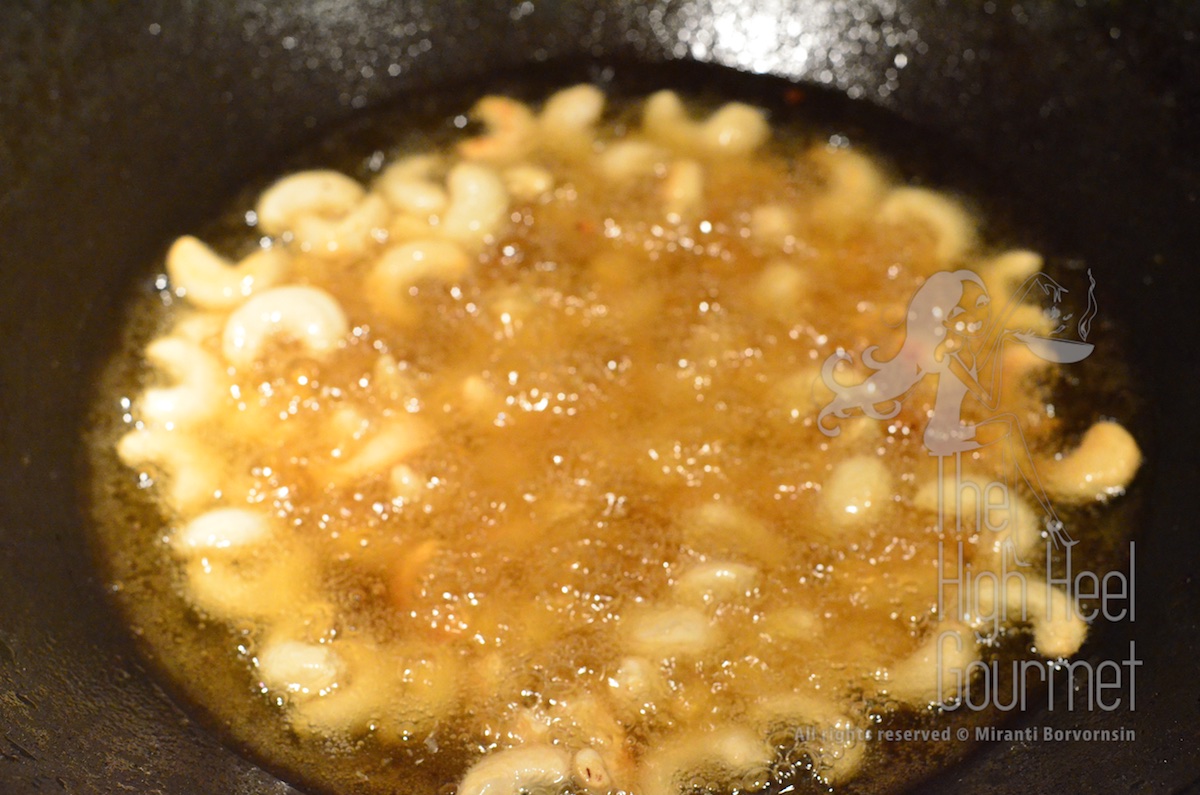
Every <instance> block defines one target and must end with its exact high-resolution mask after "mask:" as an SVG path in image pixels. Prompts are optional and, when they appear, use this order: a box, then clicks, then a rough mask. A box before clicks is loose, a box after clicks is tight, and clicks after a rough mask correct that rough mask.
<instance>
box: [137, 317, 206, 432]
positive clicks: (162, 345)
mask: <svg viewBox="0 0 1200 795" xmlns="http://www.w3.org/2000/svg"><path fill="white" fill-rule="evenodd" d="M146 359H147V360H149V362H150V363H151V364H153V365H154V366H155V368H156V369H159V370H161V371H163V372H164V373H166V374H167V375H168V376H169V377H170V378H171V379H172V380H173V381H175V382H176V383H175V385H174V386H170V387H151V388H149V389H147V390H146V391H145V392H144V393H142V397H141V399H140V400H139V401H138V403H139V408H140V411H141V414H142V417H143V418H144V419H145V420H146V421H147V422H148V423H150V424H152V425H161V426H163V427H165V428H166V429H168V430H170V429H172V428H175V427H181V426H184V425H189V424H194V423H196V422H201V421H203V420H206V419H208V418H210V417H212V416H213V415H214V414H216V413H217V411H219V410H220V409H221V406H222V403H223V399H224V397H225V382H226V377H225V370H224V368H223V367H221V364H220V362H219V361H217V358H216V357H215V356H213V355H212V354H211V353H209V352H208V351H206V350H205V349H204V348H202V347H201V346H200V345H199V344H197V343H195V342H191V341H189V340H185V339H181V338H179V337H159V338H158V339H156V340H154V341H153V342H151V343H150V344H149V345H147V346H146Z"/></svg>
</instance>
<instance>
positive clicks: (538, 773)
mask: <svg viewBox="0 0 1200 795" xmlns="http://www.w3.org/2000/svg"><path fill="white" fill-rule="evenodd" d="M570 771H571V759H570V757H569V756H567V753H566V752H565V751H563V750H561V749H558V748H555V747H554V746H550V745H536V746H528V747H520V748H510V749H508V750H505V751H497V752H496V753H493V754H489V755H488V756H485V757H484V758H483V759H481V760H479V761H478V762H476V763H475V765H474V766H472V767H471V769H470V770H468V771H467V774H466V775H465V776H463V780H462V781H461V782H460V783H459V785H458V795H520V793H531V795H545V793H551V792H558V790H559V788H561V787H562V785H563V784H564V783H565V782H566V780H567V777H568V776H569V775H570Z"/></svg>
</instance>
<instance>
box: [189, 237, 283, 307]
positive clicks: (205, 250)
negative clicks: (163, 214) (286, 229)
mask: <svg viewBox="0 0 1200 795" xmlns="http://www.w3.org/2000/svg"><path fill="white" fill-rule="evenodd" d="M286 269H287V255H286V254H284V253H283V251H281V250H280V249H277V248H268V249H260V250H259V251H256V252H254V253H253V254H250V255H248V256H246V257H245V258H243V259H242V260H241V261H240V262H238V263H237V264H236V265H234V264H233V263H232V262H230V261H229V260H227V259H226V258H224V257H222V256H221V255H219V254H217V252H215V251H213V250H212V249H211V248H209V247H208V246H207V245H205V244H204V243H203V242H201V241H200V240H198V239H196V238H194V237H191V236H190V235H184V236H183V237H181V238H179V239H178V240H176V241H175V242H174V243H173V244H172V245H171V249H170V250H169V251H168V252H167V277H168V278H169V279H170V280H171V284H172V285H173V286H174V287H175V289H176V290H178V291H179V292H180V294H181V295H182V296H183V297H184V298H185V299H186V300H187V301H189V302H190V303H193V304H195V305H196V306H198V307H200V308H202V309H232V308H233V307H235V306H237V305H238V304H240V303H241V302H242V301H244V300H245V299H246V298H248V297H249V296H250V295H251V294H253V293H254V292H255V291H257V290H263V289H266V288H268V287H271V286H273V285H275V284H276V283H278V282H279V281H280V279H282V278H283V274H284V272H285V271H286Z"/></svg>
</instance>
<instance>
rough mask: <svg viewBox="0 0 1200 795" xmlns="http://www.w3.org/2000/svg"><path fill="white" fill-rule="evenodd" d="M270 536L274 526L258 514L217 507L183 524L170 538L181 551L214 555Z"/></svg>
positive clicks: (256, 542)
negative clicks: (214, 552) (211, 553)
mask: <svg viewBox="0 0 1200 795" xmlns="http://www.w3.org/2000/svg"><path fill="white" fill-rule="evenodd" d="M270 536H271V524H270V522H269V521H268V519H267V517H266V516H264V515H263V514H262V513H260V512H258V511H251V510H247V509H245V508H217V509H215V510H211V511H208V512H207V513H202V514H200V515H199V516H197V517H196V518H195V519H193V520H191V521H190V522H188V523H187V524H186V525H184V526H183V527H182V528H181V529H180V530H179V531H178V532H177V533H176V534H175V535H174V537H173V538H172V539H171V544H172V546H173V547H174V548H175V549H176V550H177V551H179V552H181V553H185V554H191V553H196V552H212V551H215V550H218V549H232V548H234V547H247V546H251V545H254V544H260V543H262V542H263V541H266V540H267V539H268V538H270Z"/></svg>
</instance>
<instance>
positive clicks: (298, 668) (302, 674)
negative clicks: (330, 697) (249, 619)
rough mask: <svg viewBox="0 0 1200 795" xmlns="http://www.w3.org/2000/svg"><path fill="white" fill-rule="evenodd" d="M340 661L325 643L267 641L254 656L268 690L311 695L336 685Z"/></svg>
mask: <svg viewBox="0 0 1200 795" xmlns="http://www.w3.org/2000/svg"><path fill="white" fill-rule="evenodd" d="M342 667H343V665H342V661H341V659H339V657H338V655H337V653H336V652H335V651H333V649H331V648H330V647H329V644H327V643H303V642H301V641H297V640H282V641H278V640H277V641H272V642H268V643H267V644H266V645H265V646H264V647H263V650H262V651H260V652H259V653H258V670H259V673H260V675H261V676H262V679H263V683H264V684H266V685H267V687H269V688H271V689H272V690H282V691H285V692H287V693H289V694H292V695H293V696H297V695H299V696H315V695H317V694H318V693H320V692H321V691H323V690H327V689H329V688H330V687H332V686H333V685H334V684H336V683H337V681H338V677H339V675H340V674H341V669H342Z"/></svg>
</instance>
